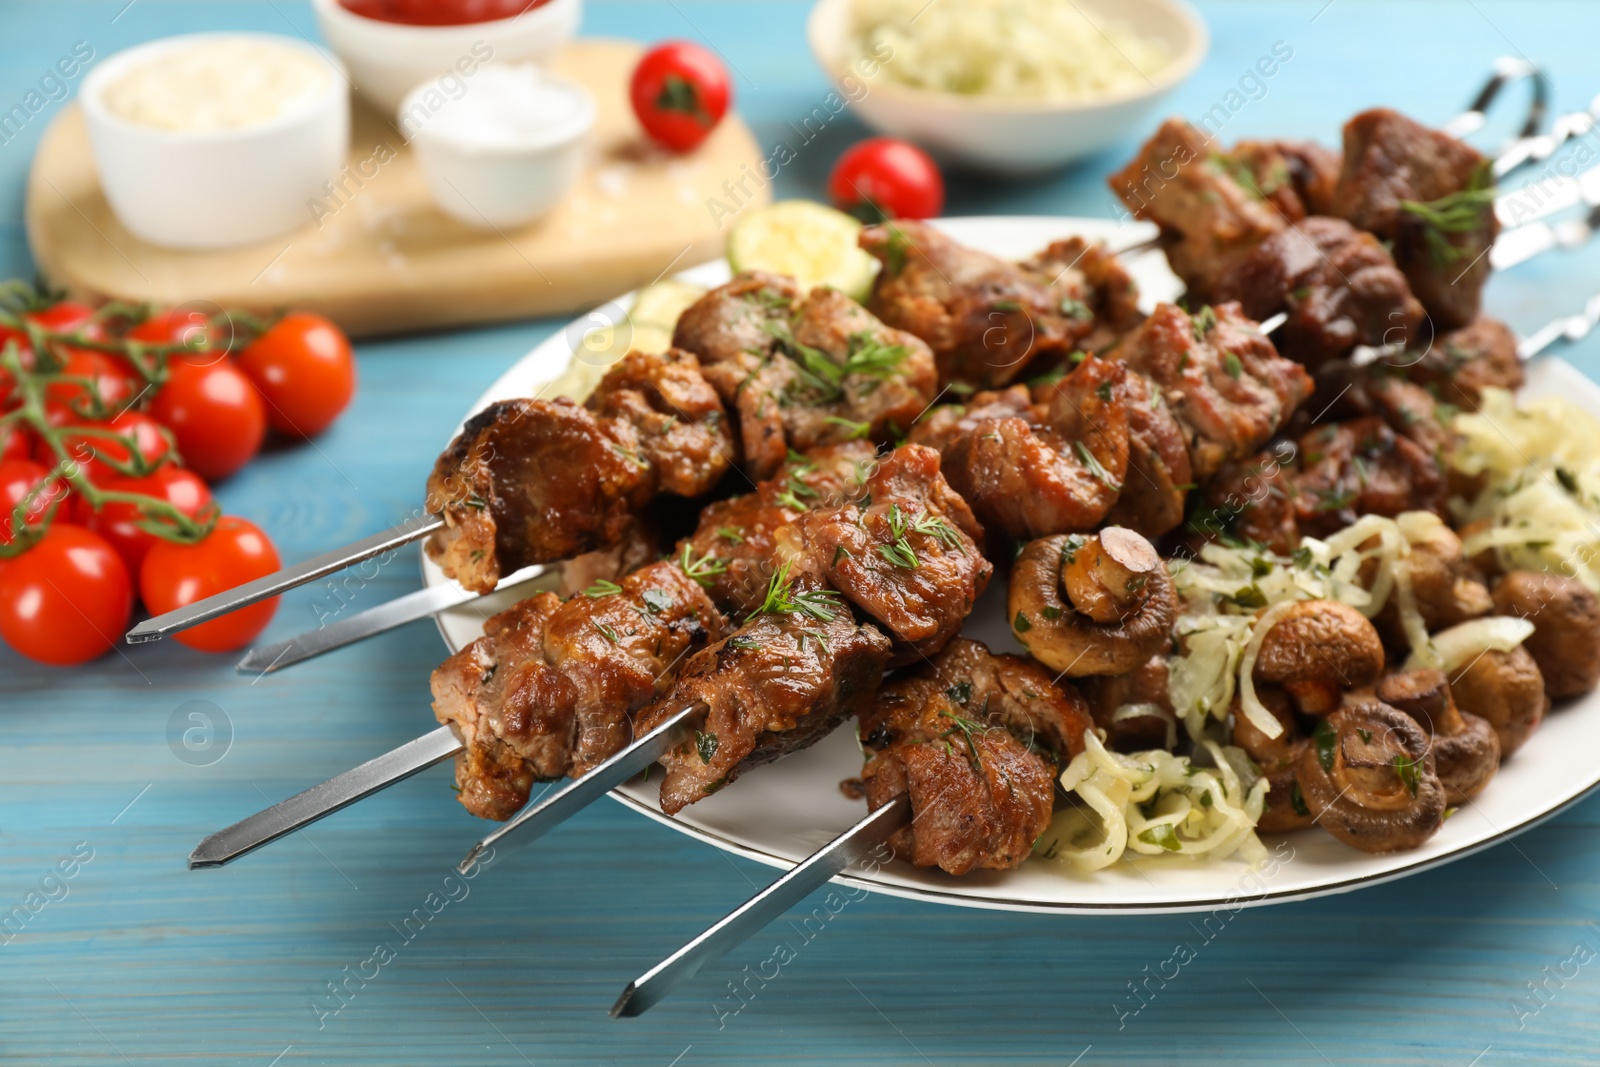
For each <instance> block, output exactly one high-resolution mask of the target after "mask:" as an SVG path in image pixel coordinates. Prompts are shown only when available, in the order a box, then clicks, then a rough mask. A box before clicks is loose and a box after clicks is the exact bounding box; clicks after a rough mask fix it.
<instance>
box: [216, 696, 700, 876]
mask: <svg viewBox="0 0 1600 1067" xmlns="http://www.w3.org/2000/svg"><path fill="white" fill-rule="evenodd" d="M698 709H699V705H692V706H690V707H687V708H684V709H683V710H682V711H680V712H678V713H677V714H676V715H674V716H672V718H670V719H668V720H667V721H666V722H664V723H662V724H661V725H660V726H658V727H656V728H655V729H654V730H652V731H650V732H649V733H648V734H645V735H644V736H643V737H641V738H638V739H637V740H635V741H634V742H633V743H632V744H630V745H628V746H627V747H626V748H624V749H623V750H622V751H621V752H618V753H617V754H616V755H614V756H612V757H610V758H609V759H607V760H605V761H604V762H602V763H600V764H598V765H596V766H595V767H594V768H592V769H591V770H590V771H589V773H587V774H585V775H584V776H583V777H581V778H575V779H573V780H572V781H570V782H568V783H567V784H566V785H564V786H562V787H561V788H560V789H558V790H557V791H556V792H555V793H553V794H551V795H550V796H548V797H546V798H544V799H542V800H540V801H538V802H537V803H534V804H530V805H529V806H527V807H525V808H523V809H522V811H521V812H519V813H518V814H517V815H516V817H515V818H514V819H513V820H512V821H511V822H509V823H507V824H506V825H504V826H502V827H501V828H499V829H498V830H497V831H495V832H494V833H492V834H489V835H488V836H487V837H485V838H484V839H483V840H482V841H480V842H478V843H477V844H476V845H474V846H473V848H472V851H471V852H470V853H468V855H467V858H466V859H464V860H462V861H461V869H462V870H466V869H467V868H469V867H470V866H471V865H472V864H473V863H474V862H475V861H477V860H478V859H479V857H481V856H484V855H485V854H486V853H487V852H488V850H489V849H490V848H491V847H503V844H504V842H505V841H506V840H507V839H508V838H510V837H513V836H515V837H519V838H521V840H520V841H519V842H518V847H520V846H521V845H525V844H527V843H528V842H530V841H534V840H536V839H538V838H539V837H540V836H541V835H543V834H545V833H546V832H548V831H549V830H551V829H552V828H553V827H556V826H559V825H560V824H561V823H563V822H565V821H566V820H568V819H570V818H571V817H572V816H574V815H576V814H577V813H578V812H579V811H581V810H582V809H583V808H584V807H585V806H586V805H587V804H589V803H590V802H591V801H594V800H597V799H599V798H600V797H602V796H604V795H605V794H606V793H608V792H610V791H611V790H612V789H615V788H616V787H617V786H619V785H621V784H622V783H623V782H626V781H627V780H628V779H629V778H632V777H633V776H634V775H635V774H638V773H639V772H640V771H642V770H644V769H645V768H646V767H648V766H650V764H652V763H654V762H655V761H656V760H658V759H660V758H661V757H662V755H664V754H665V753H666V752H667V751H668V750H670V749H672V748H674V747H676V746H677V745H680V744H682V743H683V742H684V741H685V740H686V739H687V737H688V726H687V723H688V721H689V717H690V715H692V714H693V713H694V712H695V711H697V710H698ZM465 750H466V746H465V745H464V744H462V743H461V738H460V737H459V736H458V735H457V734H456V732H455V730H454V729H452V728H451V727H449V726H441V727H439V728H438V729H437V730H433V731H430V732H429V733H426V734H423V735H422V736H421V737H419V738H417V739H416V740H414V741H407V742H406V743H405V744H403V745H401V746H400V747H399V748H397V749H394V750H392V751H390V752H386V753H384V754H383V755H381V756H379V757H377V758H376V759H372V760H368V761H367V762H366V763H363V764H361V766H359V767H354V768H352V769H350V770H348V771H345V772H344V773H343V774H340V775H337V776H335V777H333V778H330V779H328V780H327V781H326V782H323V783H322V784H321V785H314V786H312V787H311V788H310V789H307V790H305V791H304V792H300V793H296V794H295V795H294V796H292V797H290V798H289V799H288V800H284V801H280V802H279V803H277V804H274V805H272V807H270V808H267V809H266V810H264V811H259V812H257V813H256V814H254V815H252V816H250V817H249V818H247V819H241V820H240V821H239V822H236V823H234V824H233V825H232V826H230V827H228V828H227V829H225V830H218V831H217V832H216V833H214V834H212V835H211V836H210V837H207V838H205V839H204V840H202V841H201V842H200V843H199V844H198V845H196V846H195V849H194V851H193V852H191V853H190V854H189V869H190V870H197V869H199V868H201V867H221V866H223V865H224V864H228V863H231V862H233V861H234V860H236V859H238V858H239V857H240V856H243V855H246V854H248V853H251V852H254V851H255V850H256V849H258V848H260V847H261V846H262V845H265V844H268V843H270V842H272V841H276V840H277V839H278V838H280V837H283V836H285V835H286V834H292V833H294V832H295V831H296V830H299V829H302V828H304V827H307V826H310V825H311V824H312V823H314V822H316V821H317V820H318V819H323V818H326V817H328V816H329V815H332V814H333V813H334V812H336V811H338V810H339V809H340V808H344V807H348V806H349V805H351V804H354V803H355V802H356V801H358V800H362V799H364V798H366V797H369V796H371V795H372V794H374V793H377V792H380V791H381V790H384V789H387V788H389V787H390V786H391V785H395V784H396V783H398V782H403V781H405V780H406V779H407V778H410V777H411V776H412V775H413V774H417V773H418V772H420V771H425V770H427V769H428V768H429V767H432V766H433V765H434V764H436V763H443V762H444V761H445V760H447V759H449V758H450V757H452V756H454V755H456V754H457V753H460V752H463V751H465ZM501 854H503V853H496V858H498V857H499V855H501Z"/></svg>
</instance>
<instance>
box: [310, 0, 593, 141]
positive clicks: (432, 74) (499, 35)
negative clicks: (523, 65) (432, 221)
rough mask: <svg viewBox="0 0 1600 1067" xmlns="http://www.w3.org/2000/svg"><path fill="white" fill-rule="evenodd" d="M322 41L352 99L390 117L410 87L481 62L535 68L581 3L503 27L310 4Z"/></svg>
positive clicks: (573, 0) (576, 17) (329, 1)
mask: <svg viewBox="0 0 1600 1067" xmlns="http://www.w3.org/2000/svg"><path fill="white" fill-rule="evenodd" d="M312 7H313V8H314V9H315V10H316V13H317V25H318V26H320V27H321V28H322V36H323V37H325V38H327V41H328V44H329V45H331V46H332V47H333V50H334V51H335V52H337V53H338V54H339V58H341V59H343V60H344V62H345V65H346V66H347V67H349V68H350V77H351V80H352V83H353V84H354V85H355V88H356V91H357V92H358V93H360V94H361V95H362V96H364V97H366V98H367V99H368V100H370V101H372V102H373V103H374V104H376V105H377V106H378V108H379V110H381V111H382V112H383V113H384V114H385V115H393V114H395V112H396V110H397V109H398V108H399V106H400V101H401V100H403V99H405V96H406V94H407V93H409V92H410V91H411V90H412V88H413V87H415V86H417V85H419V84H421V83H422V82H425V81H428V80H430V79H433V78H438V77H440V76H441V75H445V74H447V73H448V72H450V71H452V70H453V71H455V72H456V75H457V76H458V77H467V78H470V77H471V72H473V71H476V70H477V69H478V67H480V66H482V65H483V64H485V63H489V62H499V63H515V62H527V61H533V62H542V61H544V60H547V59H549V58H550V57H551V56H553V55H554V54H555V52H556V50H557V49H558V48H560V47H561V46H562V45H563V44H565V43H566V42H567V41H568V40H569V39H571V37H572V35H573V34H574V33H576V32H577V30H578V22H579V21H580V20H581V19H582V17H583V0H547V2H546V3H544V4H542V5H540V6H539V7H536V8H534V9H533V10H531V11H524V12H523V13H522V14H520V15H517V16H515V17H513V18H508V19H495V20H492V21H490V22H469V23H464V24H462V25H460V26H410V25H406V24H404V23H399V22H384V21H382V20H379V19H369V18H367V17H366V16H364V15H357V14H356V13H355V12H353V11H351V10H350V9H349V8H346V7H344V6H342V5H341V4H340V3H339V2H338V0H312Z"/></svg>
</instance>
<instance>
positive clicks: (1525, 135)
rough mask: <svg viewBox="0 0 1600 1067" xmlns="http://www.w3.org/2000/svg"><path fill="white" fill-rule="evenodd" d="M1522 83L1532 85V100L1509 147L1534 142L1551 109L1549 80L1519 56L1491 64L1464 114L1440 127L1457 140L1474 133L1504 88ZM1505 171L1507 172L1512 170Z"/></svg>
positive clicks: (1505, 57)
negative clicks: (1492, 66) (1485, 78)
mask: <svg viewBox="0 0 1600 1067" xmlns="http://www.w3.org/2000/svg"><path fill="white" fill-rule="evenodd" d="M1524 79H1530V80H1532V82H1533V98H1532V100H1530V101H1529V103H1528V114H1527V116H1526V117H1525V118H1524V119H1523V120H1522V128H1521V129H1520V130H1518V131H1517V140H1516V141H1514V142H1512V143H1513V146H1516V145H1519V144H1521V143H1523V142H1525V141H1527V140H1529V139H1531V138H1533V137H1534V136H1535V135H1537V134H1538V132H1539V131H1540V130H1541V129H1543V128H1544V120H1545V115H1546V114H1547V113H1548V112H1549V109H1550V79H1549V78H1547V77H1545V73H1544V71H1542V70H1540V69H1539V68H1538V67H1536V66H1534V65H1533V64H1532V63H1529V62H1528V61H1527V60H1525V59H1522V58H1521V57H1519V56H1501V57H1500V58H1499V59H1497V60H1495V61H1494V70H1493V72H1492V73H1491V74H1490V75H1489V80H1488V81H1486V82H1484V83H1483V88H1481V89H1479V90H1478V95H1477V96H1475V97H1473V99H1472V103H1470V104H1468V105H1467V110H1465V111H1463V112H1462V113H1461V114H1459V115H1457V116H1456V117H1455V118H1453V119H1451V120H1450V121H1449V122H1447V123H1445V124H1444V126H1443V127H1442V128H1443V130H1444V132H1445V133H1448V134H1449V135H1450V136H1452V137H1457V138H1461V137H1467V136H1470V135H1472V134H1474V133H1477V132H1478V131H1479V130H1481V129H1483V127H1484V124H1485V123H1486V122H1487V121H1488V115H1489V108H1491V107H1492V106H1494V102H1495V100H1496V99H1497V98H1498V97H1499V96H1500V93H1501V91H1502V90H1504V89H1505V88H1506V86H1508V85H1512V84H1514V83H1516V82H1519V81H1522V80H1524ZM1521 162H1523V160H1522V159H1519V160H1517V162H1516V163H1513V164H1512V165H1511V166H1516V165H1518V164H1520V163H1521ZM1506 169H1507V170H1509V169H1511V167H1507V168H1506ZM1495 173H1496V174H1502V173H1504V171H1500V170H1498V169H1497V170H1496V172H1495Z"/></svg>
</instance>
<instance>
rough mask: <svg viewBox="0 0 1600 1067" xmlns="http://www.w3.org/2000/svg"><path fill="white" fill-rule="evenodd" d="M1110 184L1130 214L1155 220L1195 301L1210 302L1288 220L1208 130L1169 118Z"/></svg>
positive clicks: (1175, 270) (1176, 271) (1176, 270)
mask: <svg viewBox="0 0 1600 1067" xmlns="http://www.w3.org/2000/svg"><path fill="white" fill-rule="evenodd" d="M1107 181H1108V183H1109V184H1110V186H1111V191H1112V192H1114V193H1116V195H1117V196H1118V197H1120V198H1121V200H1122V202H1123V203H1125V204H1127V205H1128V208H1129V209H1130V210H1131V211H1132V212H1133V214H1134V216H1135V217H1137V218H1141V219H1146V220H1148V221H1150V222H1153V223H1155V224H1156V225H1157V226H1158V227H1160V229H1161V235H1162V237H1163V238H1164V239H1165V243H1166V246H1167V262H1168V263H1169V264H1171V266H1172V271H1173V273H1174V274H1176V275H1177V276H1178V277H1179V278H1181V279H1183V283H1184V284H1185V285H1186V286H1188V288H1189V294H1190V298H1191V299H1192V300H1198V299H1203V300H1212V299H1214V297H1213V292H1214V291H1215V289H1216V288H1217V283H1218V281H1219V280H1220V279H1221V278H1223V277H1225V276H1226V275H1228V274H1229V273H1231V271H1232V269H1233V268H1234V267H1235V265H1237V264H1238V263H1239V262H1240V261H1242V260H1243V259H1244V258H1245V257H1246V256H1248V255H1249V254H1250V253H1251V252H1252V251H1254V250H1255V247H1256V245H1258V244H1260V243H1261V241H1262V240H1264V239H1265V238H1267V237H1269V236H1271V235H1272V234H1275V233H1277V232H1279V231H1280V230H1282V229H1283V228H1284V226H1285V220H1284V218H1283V216H1282V215H1280V214H1279V213H1278V211H1277V210H1276V209H1275V208H1274V206H1273V205H1272V204H1271V203H1269V202H1268V201H1266V200H1264V199H1263V198H1262V197H1261V196H1260V195H1258V194H1257V192H1256V191H1255V190H1252V189H1249V188H1246V187H1245V186H1244V185H1241V184H1240V182H1239V181H1238V178H1237V177H1236V175H1235V172H1234V168H1232V167H1230V166H1229V165H1228V162H1227V161H1226V160H1225V159H1224V158H1222V157H1220V156H1217V155H1214V154H1213V152H1212V150H1211V142H1210V139H1209V138H1208V137H1206V136H1205V134H1203V133H1201V132H1200V131H1199V130H1197V129H1195V128H1194V127H1193V126H1191V125H1189V124H1188V123H1187V122H1185V121H1184V120H1182V119H1178V118H1173V119H1168V120H1167V121H1166V122H1164V123H1162V124H1161V128H1160V129H1158V130H1157V131H1156V132H1155V134H1154V135H1152V136H1151V138H1150V139H1149V140H1148V141H1146V142H1145V143H1144V145H1143V146H1142V147H1141V148H1140V149H1139V154H1138V155H1137V156H1135V157H1134V159H1133V161H1132V162H1131V163H1129V164H1128V165H1127V166H1126V167H1124V168H1123V169H1122V170H1120V171H1118V172H1117V173H1116V174H1113V175H1112V176H1111V177H1110V178H1109V179H1107Z"/></svg>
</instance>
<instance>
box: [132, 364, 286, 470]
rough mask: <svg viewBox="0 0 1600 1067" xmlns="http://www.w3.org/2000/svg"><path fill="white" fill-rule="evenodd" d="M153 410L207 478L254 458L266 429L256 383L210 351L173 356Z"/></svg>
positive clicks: (192, 465) (186, 458)
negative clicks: (202, 353)
mask: <svg viewBox="0 0 1600 1067" xmlns="http://www.w3.org/2000/svg"><path fill="white" fill-rule="evenodd" d="M150 414H151V415H152V416H153V417H154V418H155V420H156V421H157V422H159V423H161V424H162V425H163V426H165V427H166V428H167V429H169V430H171V431H172V435H173V437H174V438H176V439H177V442H178V451H179V452H180V453H181V454H182V455H183V461H184V463H185V464H186V465H187V466H188V467H189V469H190V470H192V471H194V472H195V473H196V474H199V475H200V476H201V477H202V478H204V479H205V480H206V481H208V482H216V481H220V480H221V479H223V478H226V477H227V476H228V475H230V474H232V473H233V472H234V471H236V470H238V469H239V468H240V467H243V466H244V465H245V464H246V463H248V462H250V459H251V457H253V456H254V455H255V454H256V453H257V452H258V451H260V450H261V439H262V438H263V437H265V436H266V433H267V416H266V411H265V405H263V404H262V402H261V394H260V393H258V392H257V391H256V387H255V386H254V385H252V384H251V383H250V379H249V378H247V377H245V375H244V374H243V373H242V372H241V371H240V370H239V368H237V367H235V366H234V365H233V364H232V363H230V362H229V361H228V360H227V359H226V358H222V357H214V356H212V355H209V354H207V355H200V356H194V357H189V356H174V357H173V358H172V359H171V360H169V361H168V363H167V382H166V384H165V385H163V386H162V387H161V390H160V392H158V393H156V398H155V400H154V402H153V403H151V405H150Z"/></svg>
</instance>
